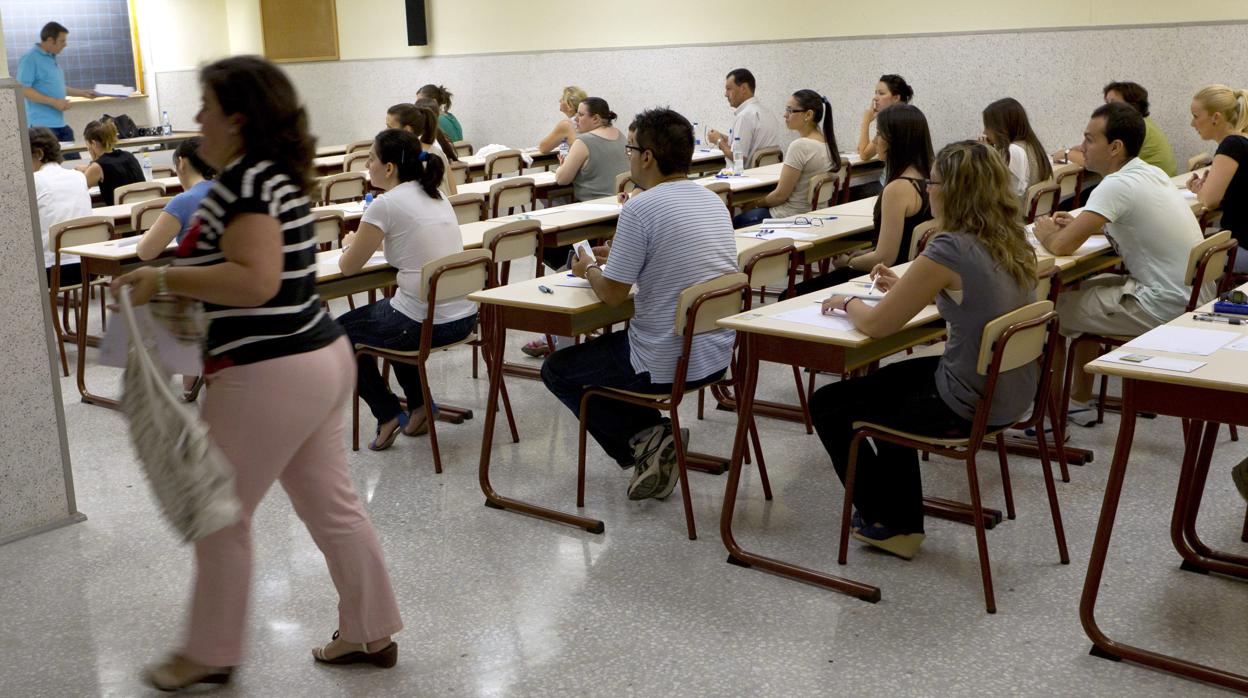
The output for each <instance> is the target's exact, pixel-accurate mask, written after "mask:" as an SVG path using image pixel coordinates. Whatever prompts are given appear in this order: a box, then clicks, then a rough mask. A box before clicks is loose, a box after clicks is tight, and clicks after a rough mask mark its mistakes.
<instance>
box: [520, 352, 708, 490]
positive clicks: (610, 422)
mask: <svg viewBox="0 0 1248 698" xmlns="http://www.w3.org/2000/svg"><path fill="white" fill-rule="evenodd" d="M629 357H630V350H629V346H628V333H627V332H612V333H611V334H606V335H603V336H601V337H597V338H594V339H591V340H589V341H588V342H583V343H581V344H577V345H575V346H571V347H568V348H566V349H560V350H559V351H557V352H555V353H553V354H551V355H550V356H548V357H547V358H546V361H545V362H544V363H543V364H542V382H544V383H545V384H546V387H547V388H549V389H550V392H552V393H554V394H555V397H557V398H559V401H560V402H562V403H563V404H565V405H567V406H568V409H570V410H572V414H575V415H578V416H579V415H580V413H581V398H582V397H583V396H584V395H585V391H586V390H587V389H588V388H593V387H604V388H620V389H623V390H632V391H635V392H640V393H670V392H671V390H672V384H671V383H652V382H651V381H650V373H649V372H645V373H637V372H636V371H634V370H633V365H632V363H631V362H630V360H629ZM726 370H727V368H725V369H724V370H721V371H717V372H715V373H713V374H711V375H709V376H707V377H705V378H703V379H701V380H697V381H690V382H688V383H687V384H686V387H688V388H699V387H701V386H704V385H709V384H711V383H714V382H715V381H717V380H719V379H720V378H722V377H723V375H724V371H726ZM664 421H665V420H664V419H663V416H662V413H660V412H659V411H658V410H656V409H654V408H653V407H642V406H640V405H633V404H630V403H627V402H619V401H616V400H606V399H603V398H600V397H595V398H594V399H592V400H590V402H589V409H588V410H587V416H586V427H587V429H588V431H589V433H590V435H591V436H593V437H594V440H595V441H597V442H598V445H600V446H602V450H604V451H606V452H607V455H608V456H611V457H612V458H614V459H615V462H616V463H619V464H620V467H621V468H630V467H632V466H633V465H636V464H635V463H634V462H633V449H632V448H630V447H629V445H628V440H629V439H630V438H632V437H633V435H635V434H638V433H640V432H642V431H645V430H646V429H649V428H651V427H654V426H658V425H659V424H663V423H664Z"/></svg>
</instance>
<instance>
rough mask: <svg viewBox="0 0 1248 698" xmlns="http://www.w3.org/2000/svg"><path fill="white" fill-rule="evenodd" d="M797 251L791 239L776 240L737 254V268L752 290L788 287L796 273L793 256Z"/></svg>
mask: <svg viewBox="0 0 1248 698" xmlns="http://www.w3.org/2000/svg"><path fill="white" fill-rule="evenodd" d="M796 251H797V248H795V247H794V246H793V240H792V239H790V238H775V239H774V240H768V241H766V242H764V243H763V244H761V245H755V246H754V247H751V248H750V249H748V250H742V251H741V252H739V253H737V268H738V269H740V270H741V272H742V273H743V274H745V276H746V283H748V284H749V285H750V288H759V287H762V286H780V285H782V284H783V285H785V286H787V285H788V283H789V277H790V276H792V274H793V273H794V271H795V270H794V267H793V264H792V255H793V253H794V252H796Z"/></svg>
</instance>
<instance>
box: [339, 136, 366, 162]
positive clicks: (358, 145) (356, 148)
mask: <svg viewBox="0 0 1248 698" xmlns="http://www.w3.org/2000/svg"><path fill="white" fill-rule="evenodd" d="M371 147H373V140H372V139H371V138H370V139H368V140H363V141H352V142H350V143H348V144H347V145H346V146H345V147H344V148H343V152H344V153H345V154H347V155H350V154H352V153H358V152H361V151H363V152H365V153H367V152H368V149H369V148H371ZM343 159H344V161H345V159H346V158H343Z"/></svg>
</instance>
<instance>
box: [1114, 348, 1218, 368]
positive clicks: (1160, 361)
mask: <svg viewBox="0 0 1248 698" xmlns="http://www.w3.org/2000/svg"><path fill="white" fill-rule="evenodd" d="M1099 361H1107V362H1109V363H1111V364H1122V365H1124V366H1143V367H1145V368H1156V369H1161V370H1163V371H1178V372H1179V373H1191V372H1192V371H1195V370H1196V369H1198V368H1200V367H1201V366H1204V365H1205V362H1204V361H1189V360H1187V359H1173V358H1170V357H1168V356H1147V355H1144V354H1134V353H1132V352H1130V351H1121V350H1119V351H1115V352H1110V353H1108V354H1106V355H1105V356H1102V357H1101V358H1100V359H1099Z"/></svg>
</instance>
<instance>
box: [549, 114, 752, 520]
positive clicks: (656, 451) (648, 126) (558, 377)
mask: <svg viewBox="0 0 1248 698" xmlns="http://www.w3.org/2000/svg"><path fill="white" fill-rule="evenodd" d="M628 153H629V172H630V175H631V176H632V178H633V181H634V182H637V184H638V186H640V187H641V188H642V189H644V190H645V191H644V192H643V193H641V194H639V195H637V196H636V197H634V198H633V199H632V200H630V201H629V202H628V204H626V205H625V206H624V208H623V210H621V211H620V218H619V222H618V224H617V225H616V232H615V238H614V244H612V245H611V248H610V250H607V249H606V248H601V249H600V250H595V253H596V254H598V253H602V254H605V255H606V257H607V259H606V261H605V263H602V262H599V261H598V259H597V258H596V257H595V258H593V259H586V258H585V257H577V259H576V262H575V264H574V265H573V273H574V274H576V275H577V276H582V277H585V278H587V279H589V283H590V285H591V286H592V287H593V291H594V294H595V295H597V296H598V297H599V298H600V299H602V301H603V302H605V303H606V304H608V305H611V306H617V305H620V304H621V303H624V302H625V301H627V300H628V297H629V289H630V288H631V287H632V286H633V284H636V285H637V294H636V297H635V298H634V301H633V302H634V307H635V312H634V314H633V318H632V320H631V321H630V322H629V325H628V331H627V332H612V333H610V334H604V335H602V336H600V337H596V338H593V339H590V340H589V341H587V342H584V343H581V344H577V345H575V346H570V347H567V348H565V349H560V350H559V351H557V352H555V353H554V354H551V355H550V357H548V358H547V359H546V362H545V363H544V364H543V365H542V381H543V382H544V383H545V384H546V387H547V388H549V389H550V391H551V392H552V393H554V394H555V397H557V398H559V401H560V402H562V403H563V404H564V405H566V406H567V407H568V409H570V410H571V411H572V413H573V414H579V412H580V408H581V398H582V397H583V396H584V394H585V390H586V388H587V387H588V386H609V387H612V388H621V389H624V390H631V391H636V392H643V393H663V392H670V391H671V389H672V381H673V380H674V377H675V374H676V364H677V362H678V361H679V360H680V355H681V351H682V338H681V337H680V336H679V335H677V334H675V332H674V331H673V327H674V321H675V318H676V308H677V304H678V298H679V296H680V293H681V292H682V291H684V290H685V289H686V288H689V287H690V286H694V285H696V284H699V283H702V282H705V281H709V280H711V279H713V278H716V277H718V276H720V275H723V274H727V273H732V272H735V271H737V252H736V249H737V247H736V242H735V241H734V239H733V233H732V221H731V219H730V218H729V216H728V209H726V208H724V204H723V202H722V201H720V199H719V196H717V195H716V194H715V192H713V191H710V190H709V189H707V188H706V187H703V186H701V185H699V184H697V183H695V182H691V181H689V179H688V172H689V160H690V158H691V157H693V126H692V125H691V124H690V123H689V121H688V120H686V119H685V117H683V116H681V115H680V114H677V113H676V112H674V111H672V110H670V109H651V110H647V111H644V112H642V113H641V114H638V115H637V117H636V118H635V119H634V120H633V123H632V124H631V125H630V126H629V127H628ZM733 334H734V333H733V332H731V331H727V330H724V331H718V332H708V333H706V334H702V335H699V336H698V337H696V338H695V339H694V340H693V347H692V350H691V354H690V357H689V365H688V373H687V383H686V387H687V388H690V389H692V388H697V387H699V386H703V385H708V384H710V383H712V382H714V381H716V380H718V379H719V378H720V377H722V376H723V375H724V372H725V371H726V370H727V368H728V361H729V360H730V358H731V356H732V344H733ZM588 428H589V433H590V434H591V435H593V437H594V440H595V441H597V442H598V444H599V445H600V446H601V447H602V449H603V450H604V451H606V452H607V455H608V456H610V457H611V458H612V459H614V460H615V462H616V463H618V464H619V465H620V467H621V468H624V469H626V470H629V469H631V470H632V478H631V480H630V482H629V485H628V497H629V499H648V498H655V499H664V498H666V497H667V496H668V495H669V494H671V492H672V489H673V488H674V487H675V486H676V482H677V481H678V480H679V478H680V469H679V468H678V467H676V447H675V445H674V444H675V442H674V439H676V438H680V439H681V440H682V442H687V441H688V433H687V431H686V430H684V429H681V433H680V434H673V433H672V427H671V423H670V422H669V421H667V420H665V419H663V417H662V415H661V414H660V413H659V411H658V410H655V409H653V408H649V407H641V406H638V405H632V404H628V403H623V402H603V401H601V400H593V401H591V402H590V403H589V409H588Z"/></svg>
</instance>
